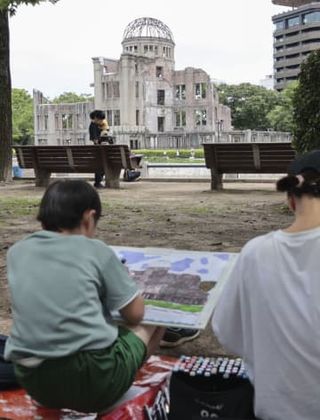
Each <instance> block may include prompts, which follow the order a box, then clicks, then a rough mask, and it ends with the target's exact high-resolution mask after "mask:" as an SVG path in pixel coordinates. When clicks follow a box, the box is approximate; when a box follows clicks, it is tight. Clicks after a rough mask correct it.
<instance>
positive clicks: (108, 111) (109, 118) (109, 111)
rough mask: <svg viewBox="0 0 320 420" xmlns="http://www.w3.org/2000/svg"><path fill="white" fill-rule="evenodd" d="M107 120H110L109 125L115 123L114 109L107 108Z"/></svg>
mask: <svg viewBox="0 0 320 420" xmlns="http://www.w3.org/2000/svg"><path fill="white" fill-rule="evenodd" d="M107 121H108V124H109V125H113V123H112V111H111V109H108V110H107Z"/></svg>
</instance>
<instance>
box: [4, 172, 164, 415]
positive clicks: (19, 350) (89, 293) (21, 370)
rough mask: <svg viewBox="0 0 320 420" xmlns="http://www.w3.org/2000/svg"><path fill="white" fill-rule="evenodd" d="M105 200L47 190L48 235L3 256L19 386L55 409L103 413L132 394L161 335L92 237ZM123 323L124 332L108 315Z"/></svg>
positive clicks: (118, 266)
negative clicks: (145, 320)
mask: <svg viewBox="0 0 320 420" xmlns="http://www.w3.org/2000/svg"><path fill="white" fill-rule="evenodd" d="M100 216H101V202H100V198H99V195H98V194H97V192H96V191H95V189H94V188H93V187H92V186H91V185H90V184H88V183H86V182H85V181H80V180H72V181H71V180H66V181H62V180H60V181H57V182H55V183H53V184H51V185H50V186H49V187H48V189H47V190H46V192H45V194H44V196H43V198H42V200H41V204H40V209H39V214H38V220H39V221H40V222H41V224H42V228H43V230H41V231H38V232H35V233H33V234H31V235H29V236H27V237H26V238H25V239H23V240H21V241H19V242H17V243H16V244H15V245H13V246H12V247H11V248H10V249H9V251H8V255H7V274H8V282H9V288H10V293H11V299H12V317H13V326H12V330H11V334H10V337H9V338H8V340H7V342H6V347H5V358H6V359H8V360H11V361H13V362H14V365H15V372H16V375H17V379H18V381H19V383H20V384H21V385H22V386H23V387H24V388H25V389H26V390H27V392H28V393H29V394H30V395H31V397H32V398H33V399H34V400H36V401H37V402H38V403H40V404H41V405H44V406H46V407H50V408H68V409H73V410H78V411H81V412H100V411H102V410H104V409H106V408H107V407H109V406H110V405H112V404H113V403H114V402H115V401H116V400H118V399H119V398H120V397H121V396H122V395H123V394H124V392H125V391H126V390H127V389H128V388H129V387H130V386H131V384H132V382H133V380H134V377H135V374H136V372H137V370H138V369H139V368H140V366H141V365H142V364H143V362H144V360H145V359H146V358H147V357H148V356H149V355H150V354H151V353H153V351H154V350H155V349H156V348H157V346H158V344H159V342H160V339H161V337H162V334H163V329H162V328H158V327H154V326H141V325H140V324H139V323H140V321H141V320H142V318H143V315H144V301H143V298H142V296H141V295H140V294H139V290H138V288H137V285H136V284H135V282H134V281H133V280H132V278H130V277H129V275H128V273H127V270H126V268H125V267H124V265H123V264H122V263H121V262H120V260H119V259H118V258H117V256H116V255H115V254H114V252H113V251H112V250H111V248H110V247H108V246H107V245H106V244H105V243H103V242H101V241H99V240H96V239H94V235H95V231H96V226H97V222H98V220H99V218H100ZM114 310H118V311H119V312H120V314H121V315H122V317H123V319H124V321H125V324H124V325H123V326H121V327H118V325H117V324H115V322H114V321H113V320H112V318H111V315H110V313H111V311H114Z"/></svg>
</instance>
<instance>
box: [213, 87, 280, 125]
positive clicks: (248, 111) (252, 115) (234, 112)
mask: <svg viewBox="0 0 320 420" xmlns="http://www.w3.org/2000/svg"><path fill="white" fill-rule="evenodd" d="M218 91H219V97H220V101H221V102H222V103H223V104H224V105H227V106H229V107H230V108H231V118H232V125H233V127H234V129H236V130H245V129H252V130H254V129H255V130H267V129H268V128H270V125H269V121H268V118H267V115H268V113H269V112H270V111H271V110H272V109H273V108H274V107H275V106H276V105H278V104H279V103H280V96H279V93H278V92H276V91H273V90H268V89H266V88H264V87H261V86H256V85H252V84H250V83H241V84H240V85H227V84H221V85H219V86H218Z"/></svg>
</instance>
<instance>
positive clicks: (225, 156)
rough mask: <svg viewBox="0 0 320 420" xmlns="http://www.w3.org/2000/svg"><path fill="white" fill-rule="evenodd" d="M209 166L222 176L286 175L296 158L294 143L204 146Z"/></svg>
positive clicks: (206, 144)
mask: <svg viewBox="0 0 320 420" xmlns="http://www.w3.org/2000/svg"><path fill="white" fill-rule="evenodd" d="M203 147H204V155H205V161H206V167H207V168H211V169H214V170H215V171H216V172H218V173H255V172H258V173H284V172H287V169H288V166H289V164H290V163H291V162H292V161H293V159H294V158H295V155H296V152H295V150H294V149H293V148H292V146H291V143H289V142H283V143H204V144H203Z"/></svg>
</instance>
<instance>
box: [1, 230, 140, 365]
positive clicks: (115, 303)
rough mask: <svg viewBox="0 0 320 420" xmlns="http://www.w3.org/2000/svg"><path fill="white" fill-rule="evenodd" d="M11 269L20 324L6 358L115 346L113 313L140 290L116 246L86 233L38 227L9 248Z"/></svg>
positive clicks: (15, 316)
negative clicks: (113, 246)
mask: <svg viewBox="0 0 320 420" xmlns="http://www.w3.org/2000/svg"><path fill="white" fill-rule="evenodd" d="M8 272H9V284H10V290H11V295H12V304H13V305H12V306H13V319H14V324H13V330H12V333H11V336H10V338H9V341H8V343H7V346H6V357H7V358H10V359H11V360H19V359H21V358H26V357H37V358H40V359H42V358H43V359H47V358H53V357H54V358H55V357H62V356H66V355H68V354H72V353H75V352H77V351H80V350H81V351H82V350H90V349H95V350H96V349H102V348H106V347H108V346H110V345H111V344H112V343H113V342H114V341H115V340H116V338H117V335H118V328H117V326H115V325H114V324H113V323H112V322H111V320H110V319H109V321H108V312H109V311H110V310H114V309H120V308H122V307H123V306H124V305H125V304H126V303H127V302H128V301H130V300H131V299H133V298H134V296H135V295H136V294H137V287H136V285H135V284H134V283H133V282H132V280H131V279H130V278H129V276H128V274H127V272H126V270H125V268H124V267H123V266H122V264H120V263H119V261H118V260H117V257H116V256H115V254H114V253H113V251H112V250H111V249H110V248H109V247H108V246H106V245H105V244H104V243H103V242H101V241H98V240H95V239H89V238H86V237H85V236H83V235H63V234H60V233H57V232H51V231H45V230H43V231H39V232H36V233H34V234H32V235H30V236H28V237H27V238H25V239H23V240H22V241H20V242H18V243H17V244H15V245H14V246H13V247H12V248H11V249H10V250H9V252H8ZM16 308H18V311H16ZM39 314H41V315H40V316H39ZM103 314H104V315H105V317H106V318H105V317H104V316H103ZM106 320H107V322H106Z"/></svg>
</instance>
